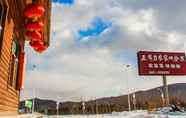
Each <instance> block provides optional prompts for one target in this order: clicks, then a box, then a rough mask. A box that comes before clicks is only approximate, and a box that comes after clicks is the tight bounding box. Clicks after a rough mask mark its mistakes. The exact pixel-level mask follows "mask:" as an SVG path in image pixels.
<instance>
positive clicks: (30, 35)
mask: <svg viewBox="0 0 186 118" xmlns="http://www.w3.org/2000/svg"><path fill="white" fill-rule="evenodd" d="M25 35H26V36H27V37H28V38H30V40H31V41H41V38H42V36H41V33H40V32H38V31H33V32H31V31H27V32H26V33H25Z"/></svg>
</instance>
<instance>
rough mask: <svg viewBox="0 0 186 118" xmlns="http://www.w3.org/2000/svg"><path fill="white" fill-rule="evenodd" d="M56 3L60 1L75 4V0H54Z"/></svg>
mask: <svg viewBox="0 0 186 118" xmlns="http://www.w3.org/2000/svg"><path fill="white" fill-rule="evenodd" d="M52 2H54V3H60V4H69V5H72V4H74V0H52Z"/></svg>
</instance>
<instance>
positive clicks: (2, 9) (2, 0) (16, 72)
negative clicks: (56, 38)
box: [0, 0, 51, 113]
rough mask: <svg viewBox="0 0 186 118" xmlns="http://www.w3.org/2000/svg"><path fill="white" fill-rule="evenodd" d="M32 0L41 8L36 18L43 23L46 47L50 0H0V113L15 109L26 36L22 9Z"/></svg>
mask: <svg viewBox="0 0 186 118" xmlns="http://www.w3.org/2000/svg"><path fill="white" fill-rule="evenodd" d="M34 3H35V4H40V5H42V6H43V7H44V9H45V12H44V14H43V15H42V17H40V20H41V21H42V22H43V23H44V26H43V28H42V38H43V42H44V44H45V46H46V48H47V47H48V46H49V37H50V16H51V0H0V113H6V112H11V113H17V111H18V105H19V94H20V89H21V87H22V84H23V78H24V70H25V67H24V63H25V57H24V54H25V52H24V45H25V42H26V39H27V38H26V36H25V32H26V30H25V23H26V22H28V19H27V18H26V17H25V14H24V10H25V8H26V7H27V6H28V5H29V4H34ZM34 20H37V19H34ZM33 53H35V52H34V50H33ZM27 61H29V60H28V59H27Z"/></svg>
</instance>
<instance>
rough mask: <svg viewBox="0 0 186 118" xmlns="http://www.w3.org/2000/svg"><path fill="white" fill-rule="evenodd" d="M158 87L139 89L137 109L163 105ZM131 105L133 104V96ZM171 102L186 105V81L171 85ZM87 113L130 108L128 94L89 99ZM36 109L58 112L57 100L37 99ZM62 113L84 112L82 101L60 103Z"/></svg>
mask: <svg viewBox="0 0 186 118" xmlns="http://www.w3.org/2000/svg"><path fill="white" fill-rule="evenodd" d="M158 89H161V90H162V87H157V88H154V89H150V90H146V91H138V92H136V93H135V95H136V107H137V109H147V108H148V107H149V106H154V107H161V106H162V99H161V93H160V91H159V90H158ZM130 98H131V106H132V109H133V105H132V96H130ZM169 98H170V103H173V102H177V101H179V102H180V104H181V105H182V106H184V107H186V83H178V84H172V85H169ZM85 108H86V109H85V111H84V112H85V113H89V114H93V113H108V112H113V111H117V112H118V111H124V110H127V109H128V103H127V95H122V96H117V97H107V98H100V99H96V100H91V101H87V102H86V103H85ZM20 109H24V101H22V102H20ZM35 110H36V111H38V112H41V113H46V114H56V101H52V100H41V99H38V98H36V99H35ZM59 113H60V114H82V113H83V110H82V102H63V103H60V104H59Z"/></svg>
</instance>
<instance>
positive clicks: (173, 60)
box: [138, 51, 186, 106]
mask: <svg viewBox="0 0 186 118" xmlns="http://www.w3.org/2000/svg"><path fill="white" fill-rule="evenodd" d="M138 71H139V75H142V76H162V79H163V96H164V100H165V105H166V106H168V105H169V95H168V85H167V78H166V76H180V75H182V76H183V75H186V59H185V53H182V52H151V51H140V52H138Z"/></svg>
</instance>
